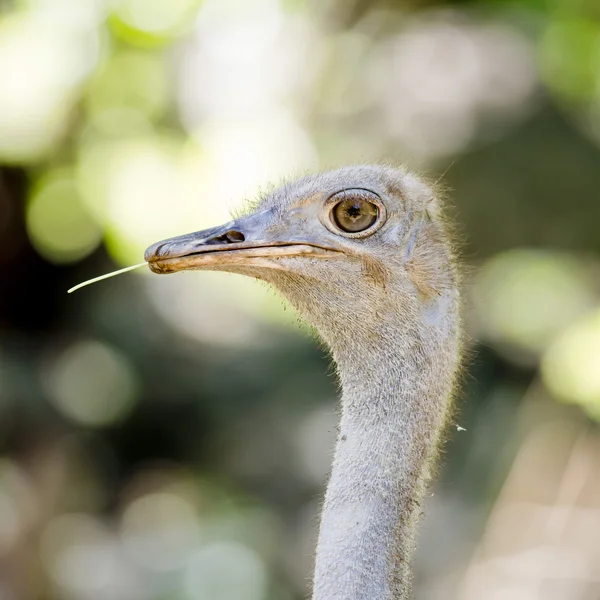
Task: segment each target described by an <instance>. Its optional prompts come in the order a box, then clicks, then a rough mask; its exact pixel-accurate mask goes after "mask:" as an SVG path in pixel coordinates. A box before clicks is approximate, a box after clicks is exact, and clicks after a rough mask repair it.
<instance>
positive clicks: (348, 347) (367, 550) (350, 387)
mask: <svg viewBox="0 0 600 600" xmlns="http://www.w3.org/2000/svg"><path fill="white" fill-rule="evenodd" d="M445 305H446V306H445V307H442V308H444V311H443V312H444V313H445V314H443V315H440V314H437V315H436V314H435V313H436V312H437V310H438V308H439V307H438V308H436V309H435V311H434V313H432V314H434V318H433V322H432V323H428V322H427V318H425V321H424V322H422V323H421V324H420V325H419V327H415V326H414V325H413V326H412V327H411V326H410V325H409V324H408V322H407V323H403V322H402V320H400V322H398V323H396V324H394V325H393V326H391V327H387V328H386V329H385V330H379V331H377V332H374V333H375V335H371V336H368V338H369V339H367V338H365V339H358V340H357V339H352V340H350V339H347V340H344V339H335V340H328V341H330V343H331V345H332V349H333V353H334V358H335V360H336V362H337V366H338V371H339V374H340V379H341V383H342V390H343V393H342V417H341V422H340V429H339V437H338V442H337V446H336V450H335V458H334V462H333V469H332V473H331V479H330V482H329V486H328V489H327V493H326V496H325V504H324V508H323V514H322V521H321V526H320V533H319V542H318V546H317V556H316V570H315V578H314V591H313V600H404V599H408V598H410V597H411V595H412V592H411V569H410V560H411V555H412V552H413V548H414V544H415V528H416V525H417V521H418V519H419V515H420V513H421V511H422V507H421V502H422V500H423V497H424V494H425V491H426V487H427V483H428V480H429V478H430V473H431V470H432V463H433V461H434V458H435V454H436V448H437V444H438V442H439V437H440V434H441V430H442V428H443V426H444V423H445V421H446V417H447V415H448V412H449V404H450V398H451V395H452V387H453V381H454V374H455V371H456V368H457V364H458V352H459V350H458V341H457V322H456V315H455V310H454V308H453V307H454V301H450V305H451V306H452V309H451V310H450V311H447V308H448V303H445ZM388 325H389V324H388Z"/></svg>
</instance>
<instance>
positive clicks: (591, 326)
mask: <svg viewBox="0 0 600 600" xmlns="http://www.w3.org/2000/svg"><path fill="white" fill-rule="evenodd" d="M542 377H543V380H544V383H545V384H546V386H547V387H548V389H549V390H550V391H551V392H552V393H553V394H554V395H555V396H556V397H557V398H559V399H560V400H563V401H564V402H572V403H575V404H581V405H582V406H583V407H584V408H585V409H586V410H587V411H588V412H589V413H590V414H592V415H593V416H595V417H596V418H598V419H600V310H598V311H596V312H595V313H593V314H592V315H590V316H588V317H586V318H584V319H582V320H581V321H579V322H577V323H576V324H574V325H573V326H571V327H570V328H569V329H567V331H565V332H564V333H563V334H562V335H561V336H560V337H559V338H558V339H557V340H556V342H555V343H554V344H553V345H552V346H551V347H550V349H549V350H548V352H547V353H546V355H545V356H544V358H543V361H542Z"/></svg>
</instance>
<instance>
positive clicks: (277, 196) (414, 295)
mask: <svg viewBox="0 0 600 600" xmlns="http://www.w3.org/2000/svg"><path fill="white" fill-rule="evenodd" d="M145 258H146V260H147V262H148V263H149V266H150V269H151V270H152V271H153V272H154V273H160V274H163V273H174V272H177V271H184V270H212V271H229V272H232V273H239V274H243V275H248V276H250V277H254V278H257V279H261V280H264V281H266V282H268V283H269V284H272V285H273V286H274V287H275V288H276V289H277V290H279V292H280V293H281V294H282V295H283V296H284V297H285V298H286V299H287V300H288V301H289V302H290V303H291V304H292V305H294V306H295V307H296V309H297V310H298V311H299V313H300V315H301V316H302V317H303V318H304V319H306V320H307V321H308V322H309V323H310V324H312V325H313V326H314V327H315V328H316V329H317V331H318V333H319V334H320V336H321V338H322V339H323V341H324V342H325V343H326V344H327V346H328V347H329V349H330V351H331V354H332V356H333V359H334V361H335V363H336V365H337V374H338V377H339V381H340V384H341V388H342V410H341V413H342V414H341V421H340V425H339V435H338V439H337V443H336V448H335V456H334V461H333V466H332V471H331V476H330V480H329V485H328V487H327V491H326V494H325V501H324V505H323V511H322V518H321V524H320V529H319V538H318V544H317V553H316V567H315V574H314V581H313V595H312V598H313V600H405V599H408V598H410V597H411V595H412V591H411V566H410V559H411V555H412V553H413V549H414V546H415V529H416V526H417V522H418V520H419V517H420V515H421V501H422V499H423V497H424V495H425V492H426V487H427V484H428V482H429V480H430V478H431V475H432V469H433V465H434V461H435V457H436V454H437V449H438V445H439V442H440V436H441V433H442V431H443V428H444V424H445V423H446V422H447V420H448V415H449V412H450V407H451V399H452V393H453V388H454V383H455V378H456V372H457V369H458V365H459V358H460V345H461V344H460V334H459V329H460V322H459V293H458V289H457V269H456V265H455V262H454V259H453V254H452V250H451V247H450V243H449V240H448V235H447V232H446V230H445V227H444V224H443V221H442V219H441V216H440V205H439V200H438V199H437V198H436V197H435V194H434V191H433V190H432V189H431V188H430V187H428V186H427V185H426V184H425V183H423V182H422V181H421V180H419V179H418V178H416V177H415V176H413V175H411V174H410V173H408V172H406V171H404V170H399V169H395V168H392V167H388V166H379V165H377V166H353V167H344V168H341V169H338V170H335V171H330V172H326V173H322V174H318V175H314V176H308V177H304V178H301V179H299V180H297V181H295V182H293V183H288V184H285V185H283V186H282V187H281V188H279V189H277V190H276V191H274V192H273V193H271V194H269V195H267V196H266V197H264V198H263V199H262V200H261V201H260V203H259V204H258V205H257V206H256V207H254V209H253V210H252V212H251V214H248V215H246V216H242V217H240V218H236V219H235V220H233V221H230V222H229V223H227V224H225V225H223V226H220V227H214V228H212V229H207V230H204V231H199V232H196V233H191V234H188V235H183V236H181V237H175V238H171V239H167V240H163V241H161V242H157V243H156V244H153V245H152V246H150V247H149V248H148V249H147V250H146V254H145Z"/></svg>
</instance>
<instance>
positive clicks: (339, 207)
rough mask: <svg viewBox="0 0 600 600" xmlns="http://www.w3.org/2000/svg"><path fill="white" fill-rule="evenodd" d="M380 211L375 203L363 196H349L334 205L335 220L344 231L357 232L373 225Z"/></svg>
mask: <svg viewBox="0 0 600 600" xmlns="http://www.w3.org/2000/svg"><path fill="white" fill-rule="evenodd" d="M378 213H379V209H378V208H377V206H376V205H375V204H373V203H371V202H367V201H366V200H362V199H361V198H349V199H347V200H342V201H341V202H340V203H339V204H336V205H335V206H334V207H333V220H334V222H335V224H336V225H337V226H338V227H339V228H340V229H341V230H342V231H347V232H348V233H356V232H358V231H364V230H365V229H368V228H369V227H371V225H373V223H375V221H376V220H377V215H378Z"/></svg>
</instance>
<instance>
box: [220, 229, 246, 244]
mask: <svg viewBox="0 0 600 600" xmlns="http://www.w3.org/2000/svg"><path fill="white" fill-rule="evenodd" d="M225 238H226V239H227V241H228V242H231V243H235V242H243V241H245V240H246V236H244V234H243V233H242V232H241V231H236V230H235V229H232V230H231V231H228V232H227V233H226V234H225Z"/></svg>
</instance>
